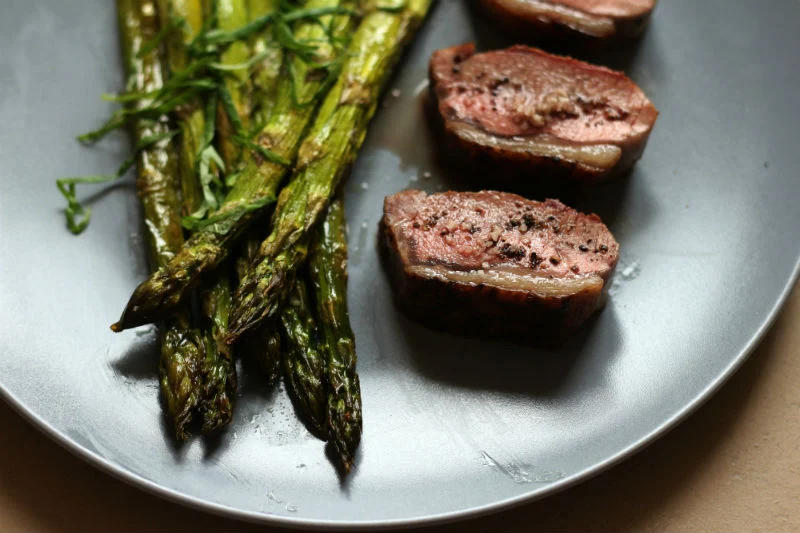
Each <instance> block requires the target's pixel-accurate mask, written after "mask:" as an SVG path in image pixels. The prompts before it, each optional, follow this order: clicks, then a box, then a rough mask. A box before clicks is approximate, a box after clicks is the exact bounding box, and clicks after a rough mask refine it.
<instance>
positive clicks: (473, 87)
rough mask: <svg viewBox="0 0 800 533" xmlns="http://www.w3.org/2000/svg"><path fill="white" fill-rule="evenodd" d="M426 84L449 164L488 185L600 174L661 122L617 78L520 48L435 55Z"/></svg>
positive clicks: (626, 164) (623, 166)
mask: <svg viewBox="0 0 800 533" xmlns="http://www.w3.org/2000/svg"><path fill="white" fill-rule="evenodd" d="M430 79H431V90H432V92H433V95H434V98H435V101H436V103H437V106H438V115H439V116H440V117H441V119H442V121H443V126H444V136H445V140H446V142H447V144H448V147H449V148H450V150H451V151H455V152H456V157H455V159H456V160H458V161H460V162H461V163H466V164H468V165H469V166H470V167H471V168H473V169H478V171H479V172H480V173H481V174H483V175H485V176H486V178H487V179H491V180H492V181H493V183H494V182H495V180H498V181H500V182H510V183H511V184H512V185H515V184H519V185H524V184H525V183H526V181H530V180H531V179H534V178H536V177H541V176H548V177H552V176H556V177H567V178H572V179H577V180H582V181H587V180H588V181H594V180H599V179H603V178H607V177H609V176H611V175H613V174H615V173H619V172H622V171H624V170H627V169H628V168H630V166H631V165H632V164H633V163H634V162H635V161H636V160H637V159H639V158H640V157H641V155H642V152H643V151H644V148H645V145H646V143H647V139H648V136H649V135H650V131H651V130H652V128H653V125H654V124H655V121H656V118H657V117H658V111H657V110H656V108H655V107H654V106H653V104H652V103H650V100H648V99H647V97H646V96H645V95H644V93H643V92H642V90H641V89H639V87H637V86H636V84H635V83H633V82H632V81H631V80H630V79H629V78H628V77H627V76H625V75H624V74H623V73H621V72H616V71H613V70H610V69H607V68H605V67H599V66H595V65H590V64H588V63H584V62H582V61H577V60H575V59H571V58H568V57H563V56H556V55H552V54H548V53H546V52H543V51H541V50H538V49H536V48H530V47H527V46H513V47H511V48H509V49H506V50H498V51H493V52H486V53H482V54H477V55H476V54H475V47H474V45H473V44H465V45H461V46H455V47H452V48H446V49H443V50H439V51H437V52H435V53H434V54H433V57H432V58H431V61H430ZM520 180H521V183H515V182H519V181H520Z"/></svg>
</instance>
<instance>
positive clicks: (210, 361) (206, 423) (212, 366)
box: [200, 269, 236, 433]
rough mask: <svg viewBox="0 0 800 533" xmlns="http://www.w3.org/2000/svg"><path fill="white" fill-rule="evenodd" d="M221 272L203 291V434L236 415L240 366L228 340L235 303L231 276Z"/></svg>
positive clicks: (212, 430)
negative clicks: (232, 302)
mask: <svg viewBox="0 0 800 533" xmlns="http://www.w3.org/2000/svg"><path fill="white" fill-rule="evenodd" d="M222 270H223V271H222V272H219V273H218V276H217V278H216V279H215V281H214V283H213V285H211V287H210V288H209V289H207V290H206V291H204V293H203V294H202V306H203V317H204V324H203V331H204V332H205V334H206V341H205V344H206V353H205V358H204V359H203V378H204V379H203V399H202V401H201V404H200V412H201V414H202V416H203V426H202V430H203V433H211V432H214V431H217V430H218V429H221V428H222V427H223V426H225V425H227V424H228V423H229V422H230V421H231V419H232V418H233V398H234V395H235V393H236V366H235V365H234V362H233V351H232V349H231V347H230V346H228V345H226V344H225V342H224V338H225V335H226V333H227V331H228V329H227V328H228V315H229V313H230V304H231V285H230V278H229V276H228V275H227V272H226V270H227V269H222Z"/></svg>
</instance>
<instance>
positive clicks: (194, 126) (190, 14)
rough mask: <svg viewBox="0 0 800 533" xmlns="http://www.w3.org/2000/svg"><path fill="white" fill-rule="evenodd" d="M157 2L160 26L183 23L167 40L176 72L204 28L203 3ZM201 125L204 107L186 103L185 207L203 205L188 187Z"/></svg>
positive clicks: (184, 0)
mask: <svg viewBox="0 0 800 533" xmlns="http://www.w3.org/2000/svg"><path fill="white" fill-rule="evenodd" d="M157 1H158V14H159V19H160V21H161V24H162V25H164V24H167V23H169V22H170V21H173V20H176V19H183V21H184V22H185V23H184V24H180V25H178V26H177V31H173V32H170V33H169V34H168V35H167V38H166V49H167V61H168V63H169V70H170V71H171V72H178V71H181V70H183V69H185V68H186V67H187V66H188V65H189V62H190V58H189V49H188V43H189V42H191V40H192V38H193V36H194V35H195V34H196V33H197V32H199V31H200V29H201V28H202V26H203V4H202V2H201V1H200V0H157ZM204 123H205V120H204V117H203V106H202V103H201V102H200V101H199V100H198V99H194V100H192V101H190V102H188V103H187V104H185V105H184V106H183V108H182V109H181V111H180V113H179V114H178V125H179V127H180V130H181V135H180V141H179V142H180V144H179V147H180V149H179V157H180V161H179V169H178V171H179V172H180V174H181V191H182V194H183V198H184V206H189V205H195V206H199V205H200V204H201V203H202V192H201V191H200V190H198V188H197V187H195V186H193V185H190V184H191V183H193V182H194V179H195V178H194V175H195V170H194V169H195V167H194V160H195V157H196V154H197V153H198V152H199V151H200V147H201V146H202V142H203V128H204ZM191 213H192V211H184V213H183V214H184V215H189V214H191Z"/></svg>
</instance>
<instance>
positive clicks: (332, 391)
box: [309, 200, 361, 472]
mask: <svg viewBox="0 0 800 533" xmlns="http://www.w3.org/2000/svg"><path fill="white" fill-rule="evenodd" d="M309 270H310V271H311V281H312V283H313V284H314V292H315V293H316V304H317V316H318V317H319V324H320V329H321V330H322V334H323V337H324V338H325V351H326V355H327V366H328V385H329V386H328V431H329V432H330V440H331V442H332V443H333V446H334V448H335V450H336V452H337V454H338V457H339V461H340V462H341V465H342V467H343V468H344V470H345V472H349V471H350V468H351V466H352V464H353V458H354V456H355V453H356V449H357V448H358V443H359V442H360V441H361V385H360V383H359V379H358V373H357V372H356V341H355V337H354V335H353V330H352V329H350V317H349V315H348V313H347V239H346V236H345V220H344V209H343V207H342V202H341V201H340V200H335V201H333V202H332V203H331V204H330V207H329V208H328V214H327V215H326V217H325V220H324V221H323V222H322V224H320V225H319V226H318V229H317V231H316V235H315V238H314V241H313V243H312V247H311V259H310V261H309Z"/></svg>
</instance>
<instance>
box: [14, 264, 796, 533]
mask: <svg viewBox="0 0 800 533" xmlns="http://www.w3.org/2000/svg"><path fill="white" fill-rule="evenodd" d="M798 278H800V253H799V254H798V257H797V259H796V261H795V264H794V267H793V269H792V271H791V273H790V275H789V278H788V279H787V281H786V283H785V284H784V286H783V288H782V289H781V292H780V294H779V295H778V298H777V299H776V300H775V302H774V303H773V305H772V307H771V308H770V309H769V311H768V312H767V314H766V316H765V317H764V318H763V319H762V320H761V323H760V325H759V326H758V327H757V328H756V331H755V332H754V333H753V335H752V336H751V337H750V339H749V340H748V341H747V343H745V345H744V347H743V348H742V349H741V350H740V351H739V353H738V354H737V355H736V357H734V358H733V359H732V360H731V362H730V364H729V365H728V366H727V367H726V368H725V369H724V370H723V371H722V372H721V373H720V374H719V375H718V376H717V377H716V378H715V379H713V380H712V381H711V382H710V383H709V384H708V385H707V386H706V387H705V388H704V389H703V390H702V391H701V392H700V393H699V394H697V395H696V396H695V397H694V398H693V399H692V400H691V401H690V402H688V403H687V404H686V405H685V406H684V407H683V408H681V409H679V410H678V411H677V412H676V413H675V414H673V415H672V416H671V417H670V418H668V419H666V420H665V421H664V422H662V423H661V424H660V425H658V426H657V427H656V428H655V429H654V430H653V431H651V432H650V433H648V434H647V435H645V436H643V437H642V438H640V439H639V440H637V441H635V442H633V443H631V444H629V445H628V446H627V447H625V448H623V449H622V450H619V451H618V452H617V453H615V454H613V455H611V456H610V457H607V458H606V459H605V460H603V461H600V462H598V463H595V464H594V465H592V466H590V467H588V468H585V469H583V470H581V471H579V472H576V473H574V474H572V475H570V476H567V477H565V478H563V479H560V480H558V481H555V482H553V483H550V484H548V485H545V486H543V487H541V488H539V489H538V490H531V491H529V492H527V493H525V494H520V495H518V496H514V497H511V498H505V499H502V500H498V501H495V502H492V503H488V504H485V505H479V506H476V507H471V508H467V509H461V510H458V511H450V512H446V513H439V514H431V515H425V516H418V517H414V518H392V519H386V520H365V521H351V520H319V519H305V518H293V517H285V516H280V515H271V514H267V513H258V512H254V511H246V510H243V509H237V508H235V507H231V506H229V505H222V504H219V503H215V502H209V501H206V500H203V499H201V498H197V497H195V496H190V495H188V494H185V493H182V492H180V491H177V490H174V489H170V488H167V487H163V486H161V485H159V484H157V483H155V482H153V481H150V480H148V479H145V478H144V477H142V476H140V475H138V474H136V473H134V472H131V471H130V470H127V469H125V468H123V467H122V466H120V465H118V464H116V463H114V462H112V461H111V460H109V459H106V458H104V457H102V456H101V455H100V454H98V453H96V452H94V451H91V450H89V449H87V448H85V447H84V446H82V445H81V444H80V443H78V442H76V441H75V440H74V439H72V438H70V437H69V436H68V435H65V434H64V433H62V432H60V431H59V430H58V429H56V428H55V427H54V426H52V425H51V424H50V423H49V422H47V421H46V420H44V418H42V417H41V416H40V415H39V414H37V413H35V412H34V411H33V410H31V409H30V408H28V407H27V406H26V405H25V404H24V403H23V402H22V401H21V400H19V399H18V398H17V397H15V396H14V395H13V394H12V393H11V392H10V391H9V390H8V389H7V388H6V387H5V385H3V383H2V381H0V398H2V399H3V400H4V401H5V402H6V403H7V404H8V405H10V406H11V407H12V408H13V409H14V410H15V411H16V412H17V413H18V414H19V415H20V416H22V418H24V419H25V420H26V421H27V422H29V423H30V424H31V425H33V426H34V427H35V428H36V429H38V430H39V431H41V432H42V433H43V434H44V435H46V436H47V437H49V438H50V439H51V441H53V442H55V443H56V444H58V445H59V446H61V447H62V448H63V449H65V450H67V451H68V452H70V453H72V454H73V455H74V456H76V457H78V458H80V459H82V460H84V461H85V462H87V463H89V464H90V465H92V466H93V467H95V468H97V469H99V470H101V471H103V472H105V473H107V474H110V475H111V476H112V477H114V478H116V479H118V480H120V481H122V482H124V483H126V484H128V485H130V486H132V487H135V488H138V489H142V490H144V491H145V492H147V493H150V494H152V495H154V496H157V497H160V498H162V499H165V500H167V501H171V502H174V503H177V504H180V505H183V506H185V507H189V508H191V509H195V510H198V511H202V512H207V513H211V514H214V515H217V516H221V517H225V518H232V519H236V520H241V521H245V522H250V523H254V524H262V525H271V526H282V527H289V528H292V529H326V530H353V529H359V530H374V529H382V530H390V529H399V528H404V527H422V526H432V525H442V524H446V523H452V522H457V521H461V520H467V519H473V518H478V517H481V516H486V515H490V514H494V513H498V512H501V511H505V510H508V509H512V508H515V507H519V506H521V505H524V504H527V503H531V502H534V501H536V500H540V499H542V498H546V497H548V496H552V495H553V494H556V493H558V492H561V491H562V490H566V489H568V488H570V487H573V486H575V485H577V484H579V483H582V482H584V481H587V480H589V479H591V478H593V477H595V476H596V475H598V474H600V473H602V472H605V471H607V470H608V469H610V468H611V467H613V466H615V465H617V464H619V463H620V462H622V461H623V460H625V459H627V458H629V457H632V456H633V455H635V454H637V453H639V452H640V451H642V450H644V449H645V448H646V447H647V446H649V445H650V444H652V443H653V442H655V441H656V440H658V439H659V438H661V437H663V436H664V435H666V434H667V433H668V432H669V431H671V430H672V429H674V428H675V427H676V426H678V425H679V424H680V423H681V422H683V421H684V420H685V419H687V418H688V417H689V416H691V415H692V414H693V413H694V412H695V411H697V409H699V408H700V407H701V406H702V405H703V404H705V402H707V401H708V400H709V399H710V398H711V397H712V396H713V395H714V394H715V393H716V392H717V391H718V390H719V389H720V388H721V387H722V386H723V385H724V384H725V383H726V382H727V381H728V380H729V379H730V378H731V376H733V375H734V374H735V373H736V371H737V370H738V369H739V368H740V367H741V366H742V364H743V363H744V362H745V361H746V360H747V358H748V357H749V356H750V354H751V353H752V352H753V351H754V350H755V348H756V347H757V346H758V345H759V344H760V342H761V341H762V340H763V338H764V336H765V335H766V334H767V332H768V331H769V330H770V329H771V328H772V326H773V325H774V323H775V320H776V319H777V318H778V315H779V314H780V312H781V310H782V309H783V308H784V306H785V304H786V301H787V300H788V298H789V296H790V295H791V293H792V291H793V290H794V288H795V285H796V283H797V281H798Z"/></svg>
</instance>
